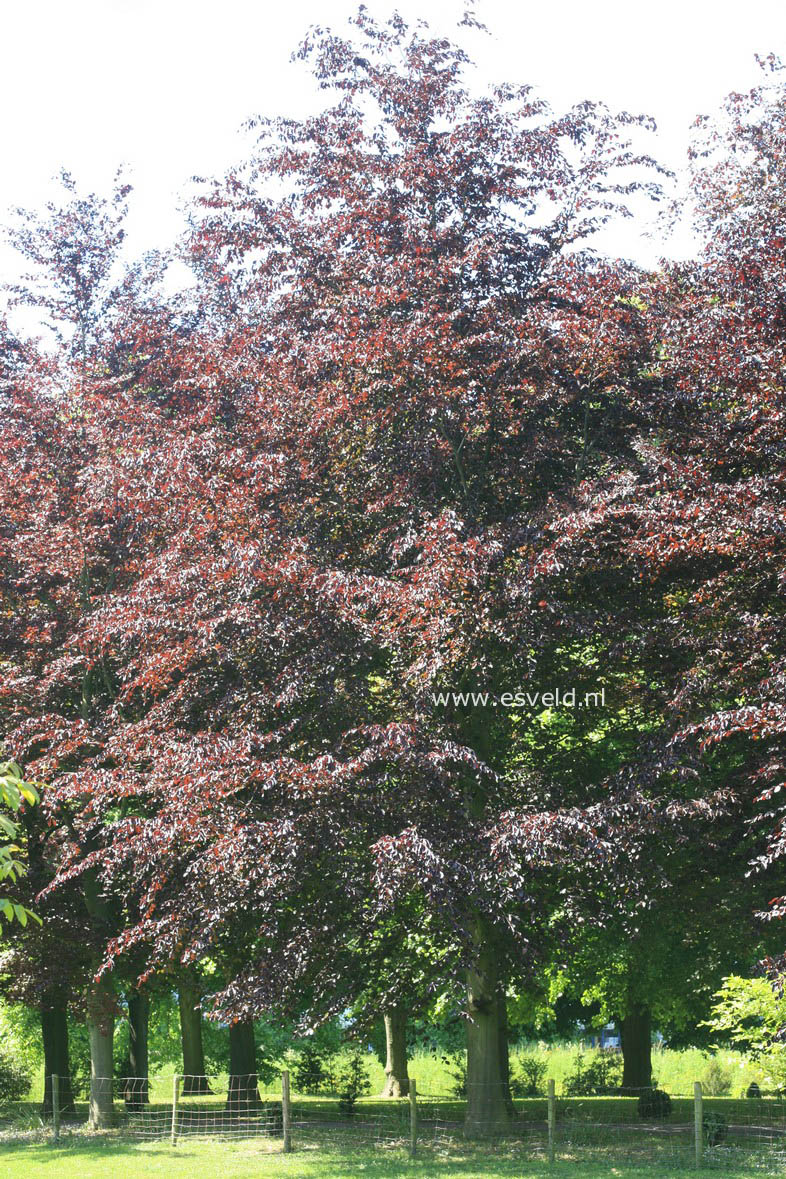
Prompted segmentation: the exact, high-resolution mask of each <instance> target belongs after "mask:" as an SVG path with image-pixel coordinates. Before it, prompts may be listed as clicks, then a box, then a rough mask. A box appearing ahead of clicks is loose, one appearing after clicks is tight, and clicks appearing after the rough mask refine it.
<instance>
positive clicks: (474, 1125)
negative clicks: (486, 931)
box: [464, 930, 510, 1138]
mask: <svg viewBox="0 0 786 1179" xmlns="http://www.w3.org/2000/svg"><path fill="white" fill-rule="evenodd" d="M476 944H477V946H478V951H477V955H476V958H475V962H474V964H473V966H472V967H471V968H470V970H468V972H467V1012H468V1015H469V1020H468V1022H467V1112H466V1117H465V1122H464V1133H465V1134H466V1135H467V1136H468V1137H473V1138H482V1137H487V1136H490V1135H493V1134H496V1133H498V1132H499V1131H500V1130H504V1129H505V1128H506V1127H507V1126H508V1124H509V1121H510V1114H509V1109H508V1104H507V1100H506V1095H505V1084H504V1081H503V1068H504V1065H503V1060H502V1052H501V1036H500V1010H499V1004H500V986H499V978H498V970H497V960H496V954H495V951H494V948H493V945H492V944H491V942H490V940H489V938H488V937H484V935H483V931H482V930H479V932H478V937H477V939H476Z"/></svg>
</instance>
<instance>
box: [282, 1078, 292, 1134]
mask: <svg viewBox="0 0 786 1179" xmlns="http://www.w3.org/2000/svg"><path fill="white" fill-rule="evenodd" d="M281 1130H282V1133H283V1135H284V1154H289V1152H290V1151H291V1149H292V1106H291V1104H290V1099H289V1073H288V1072H286V1071H284V1072H283V1073H282V1074H281Z"/></svg>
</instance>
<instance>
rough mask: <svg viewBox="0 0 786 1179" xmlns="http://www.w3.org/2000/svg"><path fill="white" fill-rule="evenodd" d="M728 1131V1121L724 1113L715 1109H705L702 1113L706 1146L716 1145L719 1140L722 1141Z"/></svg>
mask: <svg viewBox="0 0 786 1179" xmlns="http://www.w3.org/2000/svg"><path fill="white" fill-rule="evenodd" d="M728 1132H729V1123H728V1121H727V1120H726V1115H725V1114H722V1113H721V1112H720V1110H717V1109H709V1110H707V1112H706V1113H705V1115H704V1141H705V1142H706V1143H707V1146H717V1145H718V1143H719V1142H723V1140H724V1139H725V1138H726V1135H727V1134H728Z"/></svg>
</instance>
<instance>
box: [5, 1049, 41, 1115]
mask: <svg viewBox="0 0 786 1179" xmlns="http://www.w3.org/2000/svg"><path fill="white" fill-rule="evenodd" d="M32 1080H33V1078H32V1076H31V1074H30V1073H29V1072H28V1071H27V1069H25V1067H24V1066H23V1065H21V1064H19V1063H17V1061H15V1060H12V1058H11V1057H10V1056H7V1055H6V1054H5V1053H4V1052H0V1102H3V1103H4V1102H6V1101H21V1100H22V1098H23V1097H26V1096H27V1094H28V1092H29V1091H30V1085H31V1084H32Z"/></svg>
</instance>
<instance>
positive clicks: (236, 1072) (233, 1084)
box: [227, 1019, 261, 1113]
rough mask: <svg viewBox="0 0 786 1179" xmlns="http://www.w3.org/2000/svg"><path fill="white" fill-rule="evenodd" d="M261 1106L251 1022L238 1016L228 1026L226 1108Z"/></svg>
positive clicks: (245, 1108)
mask: <svg viewBox="0 0 786 1179" xmlns="http://www.w3.org/2000/svg"><path fill="white" fill-rule="evenodd" d="M260 1105H261V1102H260V1099H259V1090H258V1089H257V1054H256V1048H255V1046H254V1024H253V1023H252V1021H251V1020H250V1019H241V1020H238V1022H237V1023H233V1024H230V1027H229V1088H228V1090H227V1109H229V1110H232V1111H233V1112H234V1113H242V1112H244V1111H246V1110H253V1109H257V1108H258V1107H259V1106H260Z"/></svg>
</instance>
